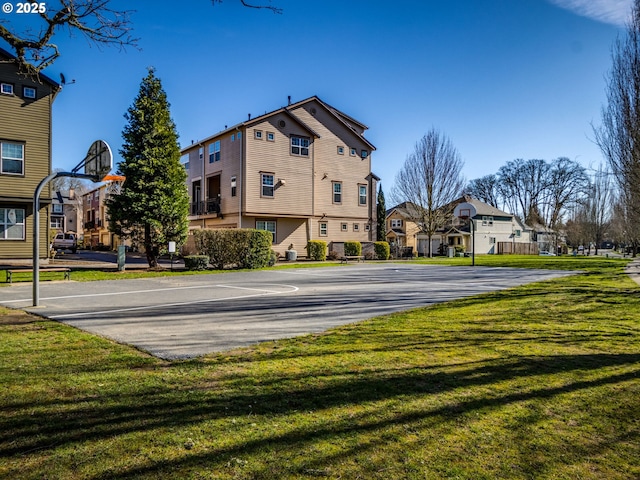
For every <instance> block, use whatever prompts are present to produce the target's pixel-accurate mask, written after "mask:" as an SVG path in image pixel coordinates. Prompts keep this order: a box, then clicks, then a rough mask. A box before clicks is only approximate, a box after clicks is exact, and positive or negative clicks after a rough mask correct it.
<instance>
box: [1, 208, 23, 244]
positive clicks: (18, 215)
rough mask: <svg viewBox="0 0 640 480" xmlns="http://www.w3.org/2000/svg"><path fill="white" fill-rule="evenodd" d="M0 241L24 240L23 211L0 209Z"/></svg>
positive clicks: (20, 209)
mask: <svg viewBox="0 0 640 480" xmlns="http://www.w3.org/2000/svg"><path fill="white" fill-rule="evenodd" d="M0 240H24V209H22V208H0Z"/></svg>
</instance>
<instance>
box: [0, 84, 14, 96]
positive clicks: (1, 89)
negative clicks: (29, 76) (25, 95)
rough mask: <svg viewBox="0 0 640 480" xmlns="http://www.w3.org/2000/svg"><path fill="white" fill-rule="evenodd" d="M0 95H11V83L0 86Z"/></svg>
mask: <svg viewBox="0 0 640 480" xmlns="http://www.w3.org/2000/svg"><path fill="white" fill-rule="evenodd" d="M0 93H2V94H4V95H13V85H12V84H11V83H2V84H0Z"/></svg>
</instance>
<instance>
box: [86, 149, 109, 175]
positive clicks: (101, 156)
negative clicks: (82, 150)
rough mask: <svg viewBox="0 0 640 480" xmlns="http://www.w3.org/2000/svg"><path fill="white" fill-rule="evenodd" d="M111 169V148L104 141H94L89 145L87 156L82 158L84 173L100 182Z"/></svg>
mask: <svg viewBox="0 0 640 480" xmlns="http://www.w3.org/2000/svg"><path fill="white" fill-rule="evenodd" d="M112 168H113V155H112V153H111V148H110V147H109V145H108V144H107V142H105V141H104V140H96V141H95V142H93V143H92V144H91V146H90V147H89V151H88V152H87V156H86V157H85V158H84V173H85V174H86V175H91V176H93V177H95V178H96V179H97V181H100V180H102V178H103V177H104V176H105V175H106V174H108V173H109V172H110V171H111V169H112Z"/></svg>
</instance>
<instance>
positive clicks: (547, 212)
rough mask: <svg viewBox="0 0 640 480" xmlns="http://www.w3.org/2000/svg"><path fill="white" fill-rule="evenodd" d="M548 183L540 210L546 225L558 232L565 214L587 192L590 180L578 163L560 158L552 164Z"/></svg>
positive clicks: (547, 179)
mask: <svg viewBox="0 0 640 480" xmlns="http://www.w3.org/2000/svg"><path fill="white" fill-rule="evenodd" d="M546 182H547V190H546V192H545V193H544V200H543V203H542V204H541V205H540V206H539V207H538V208H539V211H540V214H541V218H542V220H543V221H544V225H545V226H546V227H547V228H549V229H551V230H553V231H557V230H558V228H559V226H560V224H561V223H562V214H563V212H564V211H565V210H566V209H567V208H568V207H570V206H571V205H572V204H575V202H577V201H578V199H579V197H580V195H581V194H584V193H586V192H587V189H588V187H589V178H588V177H587V174H586V172H585V169H584V167H583V166H582V165H580V164H579V163H578V162H574V161H573V160H569V159H568V158H566V157H560V158H557V159H555V160H554V161H553V162H551V165H550V166H549V172H548V176H547V178H546Z"/></svg>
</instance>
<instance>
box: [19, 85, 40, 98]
mask: <svg viewBox="0 0 640 480" xmlns="http://www.w3.org/2000/svg"><path fill="white" fill-rule="evenodd" d="M27 92H33V95H27ZM22 96H23V97H24V98H28V99H30V100H35V99H36V98H37V96H38V90H36V89H35V88H34V87H22Z"/></svg>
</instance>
